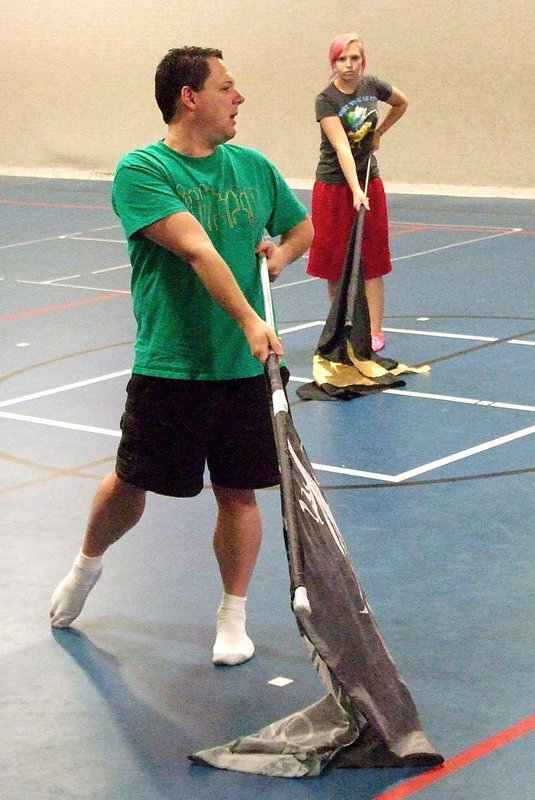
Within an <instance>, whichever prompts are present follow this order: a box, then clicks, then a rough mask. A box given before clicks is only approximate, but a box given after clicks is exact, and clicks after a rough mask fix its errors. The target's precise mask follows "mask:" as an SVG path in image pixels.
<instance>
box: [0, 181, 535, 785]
mask: <svg viewBox="0 0 535 800" xmlns="http://www.w3.org/2000/svg"><path fill="white" fill-rule="evenodd" d="M109 189H110V186H109V183H106V182H91V181H87V182H84V181H66V180H53V181H49V180H42V179H30V178H0V213H1V215H2V220H3V222H2V226H1V233H0V298H1V301H0V325H1V332H2V339H1V341H2V347H1V351H0V357H1V360H2V361H1V367H0V376H1V377H0V384H1V385H0V388H1V391H0V432H1V445H0V497H1V501H2V523H1V524H2V543H3V564H4V573H3V580H2V582H1V588H0V598H1V606H0V607H1V608H2V617H3V622H2V637H1V642H0V648H1V653H2V658H1V667H0V677H1V681H2V711H1V722H2V724H1V729H2V732H3V733H2V739H3V745H2V748H1V751H0V758H1V759H2V764H1V773H0V774H1V779H0V797H1V798H2V800H4V799H5V800H62V798H66V799H68V800H79V799H81V798H84V799H86V798H87V800H124V799H125V798H128V800H171V798H173V800H177V798H180V800H208V799H209V798H210V800H212V798H216V800H251V799H252V800H268V798H277V800H285V799H287V800H290V798H292V800H294V798H310V799H313V798H318V800H319V799H320V798H322V799H323V798H329V800H346V799H347V798H355V800H379V798H380V800H401V798H405V797H413V796H416V795H417V796H418V798H420V799H421V800H505V799H506V798H510V800H532V798H533V777H534V776H533V753H534V749H533V744H534V737H533V730H534V727H535V715H534V707H533V698H534V696H535V671H534V660H533V654H534V631H535V624H534V618H533V607H534V606H533V599H534V583H535V578H534V574H535V546H534V536H533V534H534V528H535V524H534V522H535V500H534V491H533V470H534V464H535V447H534V444H535V437H534V435H533V434H534V433H535V396H534V391H533V389H534V386H535V379H534V378H535V370H534V355H535V349H534V348H535V309H534V292H533V285H534V272H535V271H534V261H535V259H534V244H535V239H534V233H535V230H534V222H533V220H534V211H535V201H528V200H507V199H483V198H479V199H475V198H459V197H438V196H437V197H433V196H417V195H391V196H390V197H389V209H390V219H391V234H392V238H391V244H392V253H393V259H394V270H393V272H392V274H391V275H390V276H389V277H388V278H387V280H386V296H387V307H386V319H385V332H386V336H387V348H386V350H385V351H384V354H385V355H386V356H391V357H393V358H395V359H397V360H399V361H403V362H405V363H408V364H419V363H422V362H426V363H429V364H431V367H432V368H431V371H430V372H429V373H428V374H426V375H409V376H407V377H406V386H405V387H404V388H399V389H395V390H389V391H387V392H384V393H382V394H379V395H373V396H368V397H362V398H359V399H356V400H353V401H351V402H349V403H344V402H314V401H311V402H302V401H300V400H299V399H298V398H297V395H296V394H295V389H296V388H297V387H298V386H299V385H300V384H302V383H304V382H307V381H309V380H310V379H311V367H312V356H313V353H314V350H315V347H316V344H317V342H318V339H319V335H320V333H321V329H322V324H323V320H324V319H325V314H326V311H327V300H326V292H325V285H324V284H323V282H322V281H318V280H312V279H310V278H308V277H307V276H306V274H305V261H304V260H303V259H301V260H300V261H299V262H297V263H296V264H294V265H292V266H291V267H289V268H288V269H287V270H286V271H285V273H284V274H283V275H282V276H281V278H280V279H279V281H278V282H277V283H276V284H275V285H274V287H273V296H274V300H275V305H276V311H277V316H278V321H279V327H280V330H281V332H282V337H283V342H284V346H285V350H286V356H287V362H288V366H289V368H290V371H291V374H292V381H291V383H290V384H289V394H290V399H291V402H292V412H293V417H294V422H295V425H296V428H297V430H298V432H299V434H300V437H301V439H302V441H303V443H304V445H305V447H306V449H307V451H308V454H309V456H310V458H311V461H312V462H313V464H314V466H315V470H316V474H317V476H318V479H319V481H320V483H321V484H322V485H323V487H324V489H325V492H326V495H327V499H328V501H329V503H330V505H331V508H332V511H333V514H334V516H335V518H336V520H337V522H338V525H339V527H340V529H341V531H342V533H343V535H344V538H345V540H346V543H347V545H348V548H349V550H350V552H351V555H352V558H353V561H354V564H355V566H356V568H357V571H358V572H359V575H360V577H361V579H362V583H363V585H364V587H365V589H366V591H367V594H368V597H369V599H370V602H371V604H372V606H373V608H374V611H375V613H376V616H377V620H378V622H379V625H380V628H381V631H382V634H383V636H384V638H385V640H386V642H387V645H388V647H389V649H390V651H391V653H392V655H393V657H394V660H395V661H396V663H397V665H398V667H399V669H400V672H401V674H402V676H403V678H404V679H405V681H406V683H407V684H408V686H409V688H410V690H411V693H412V695H413V698H414V700H415V703H416V706H417V708H418V711H419V713H420V716H421V718H422V721H423V724H424V727H425V729H426V731H427V733H428V735H429V737H430V739H431V741H432V742H433V744H434V745H435V747H436V748H437V749H438V750H439V751H440V752H441V753H442V754H443V755H444V756H445V758H446V762H445V765H444V767H443V768H441V769H438V770H433V771H432V772H427V773H426V772H425V771H423V770H422V769H414V768H413V769H410V768H404V769H377V770H356V769H350V770H329V771H327V772H326V773H325V774H324V775H323V776H322V777H320V778H309V779H301V780H299V779H290V780H285V779H282V778H267V777H262V776H254V775H245V774H241V773H236V772H224V771H220V770H215V769H211V768H209V767H201V766H194V765H192V764H191V763H190V762H189V761H188V759H187V757H188V755H189V754H190V753H193V752H195V751H196V750H199V749H203V748H206V747H209V746H211V745H216V744H222V743H224V742H227V741H229V740H231V739H234V738H236V737H237V736H240V735H243V734H246V733H252V732H254V731H256V730H258V729H259V728H261V727H263V726H264V725H266V724H267V723H269V722H271V721H274V720H276V719H279V718H281V717H283V716H285V715H286V714H289V713H291V712H293V711H296V710H298V709H300V708H302V707H303V706H305V705H308V704H309V703H311V702H314V701H315V700H317V699H319V698H320V697H321V696H322V695H323V694H324V690H323V687H322V686H321V684H320V682H319V679H318V678H317V676H316V673H315V671H314V668H313V666H312V665H311V663H310V662H309V660H308V657H307V655H306V653H305V651H304V648H303V647H302V644H301V642H300V639H299V635H298V631H297V627H296V624H295V621H294V619H293V617H292V613H291V611H290V607H289V586H288V572H287V566H286V559H285V553H284V545H283V540H282V532H281V520H280V505H279V494H278V491H277V490H266V491H263V492H260V493H259V501H260V504H261V507H262V511H263V519H264V543H263V549H262V552H261V556H260V561H259V564H258V567H257V570H256V573H255V576H254V579H253V583H252V586H251V591H250V594H249V602H248V628H249V633H250V635H251V636H252V638H253V639H254V641H255V643H256V647H257V651H256V655H255V657H254V658H253V659H252V660H251V661H250V662H249V663H247V664H244V665H242V666H240V667H237V668H232V669H231V668H229V669H226V668H215V667H213V666H212V664H211V660H210V659H211V648H212V644H213V635H214V619H215V610H216V608H217V605H218V603H219V598H220V584H219V578H218V572H217V569H216V564H215V559H214V557H213V555H212V550H211V533H212V526H213V522H214V517H215V508H214V502H213V498H212V494H211V492H210V489H209V488H208V487H207V488H206V489H205V490H204V491H203V492H202V494H201V495H200V496H199V497H197V498H194V499H192V500H172V499H170V498H164V497H158V496H151V497H150V498H149V502H148V506H147V511H146V513H145V515H144V517H143V519H142V521H141V522H140V524H139V525H138V526H137V528H136V529H134V531H132V532H131V533H130V534H128V535H127V536H126V537H124V538H123V539H122V540H121V541H120V542H119V543H118V544H116V545H115V546H114V547H113V548H112V549H111V550H110V551H109V553H108V554H107V556H106V560H105V569H104V574H103V576H102V579H101V581H100V582H99V583H98V585H97V586H96V587H95V589H94V590H93V592H92V593H91V595H90V598H89V600H88V602H87V605H86V607H85V609H84V611H83V613H82V615H81V616H80V617H79V619H78V620H77V621H76V623H75V625H74V627H73V628H72V629H71V630H68V631H56V632H54V633H52V632H51V629H50V626H49V620H48V607H49V599H50V594H51V592H52V589H53V588H54V586H55V585H56V584H57V583H58V581H59V580H60V579H61V578H62V577H63V575H64V574H65V572H66V571H67V570H68V569H69V567H70V565H71V563H72V560H73V558H74V556H75V554H76V552H77V550H78V547H79V543H80V539H81V535H82V531H83V529H84V526H85V520H86V517H87V513H88V508H89V503H90V500H91V498H92V495H93V492H94V490H95V488H96V485H97V482H98V481H99V479H100V478H101V477H102V476H103V475H104V474H105V473H106V472H108V471H109V470H110V469H111V468H112V466H113V463H114V457H115V450H116V446H117V442H118V438H117V437H118V424H119V417H120V414H121V411H122V407H123V403H124V389H125V385H126V382H127V379H128V373H129V368H130V365H131V358H132V339H133V335H134V326H133V318H132V313H131V307H130V296H129V267H128V264H127V261H128V258H127V255H126V248H125V244H124V241H123V236H122V231H121V228H120V227H119V224H118V221H117V219H116V218H115V217H114V215H113V213H112V211H111V208H110V205H109ZM301 194H302V196H303V198H304V200H305V201H306V202H308V199H309V198H308V193H307V192H303V193H301ZM281 676H282V677H285V678H288V679H290V680H291V683H289V684H287V685H286V686H284V687H277V686H274V685H272V684H270V683H269V681H271V680H272V679H274V678H276V677H281Z"/></svg>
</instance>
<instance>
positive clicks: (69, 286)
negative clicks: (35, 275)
mask: <svg viewBox="0 0 535 800" xmlns="http://www.w3.org/2000/svg"><path fill="white" fill-rule="evenodd" d="M57 280H61V278H57ZM17 283H29V284H31V285H33V286H45V285H46V286H59V287H60V288H62V289H84V291H87V292H108V293H110V294H111V293H115V294H130V290H129V289H110V287H109V286H84V285H83V284H81V283H55V281H24V280H18V281H17Z"/></svg>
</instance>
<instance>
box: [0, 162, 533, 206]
mask: <svg viewBox="0 0 535 800" xmlns="http://www.w3.org/2000/svg"><path fill="white" fill-rule="evenodd" d="M0 175H4V176H7V177H10V176H12V177H18V178H63V179H67V180H82V181H111V180H112V179H113V173H111V172H110V173H107V172H99V171H91V170H73V169H63V168H60V167H35V168H22V167H20V168H19V167H4V166H2V165H1V164H0ZM287 181H288V183H289V185H290V186H291V187H292V189H302V190H306V189H312V185H313V183H314V181H313V179H312V178H287ZM385 190H386V192H387V193H388V194H431V195H445V196H450V197H504V198H511V199H515V200H535V187H529V186H528V187H515V186H456V185H448V184H440V183H388V182H385Z"/></svg>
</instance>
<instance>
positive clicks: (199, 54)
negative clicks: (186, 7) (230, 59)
mask: <svg viewBox="0 0 535 800" xmlns="http://www.w3.org/2000/svg"><path fill="white" fill-rule="evenodd" d="M208 58H223V54H222V52H221V50H216V49H215V48H213V47H176V48H174V49H173V50H169V52H168V53H167V55H165V56H164V57H163V58H162V60H161V61H160V63H159V64H158V67H157V68H156V76H155V79H154V84H155V96H156V102H157V103H158V108H159V109H160V111H161V112H162V116H163V120H164V122H166V123H168V122H171V120H172V119H173V117H174V115H175V111H176V103H177V98H178V96H179V94H180V92H181V90H182V88H183V87H184V86H189V87H190V89H193V91H195V92H198V91H199V90H200V89H202V87H203V86H204V82H205V80H206V78H207V77H208V75H209V74H210V65H209V64H208V61H207V59H208Z"/></svg>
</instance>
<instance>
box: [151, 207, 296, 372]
mask: <svg viewBox="0 0 535 800" xmlns="http://www.w3.org/2000/svg"><path fill="white" fill-rule="evenodd" d="M140 232H141V233H142V234H143V235H144V236H146V237H147V238H148V239H151V240H152V241H153V242H156V244H159V245H160V246H161V247H165V248H166V249H167V250H169V251H170V252H171V253H174V254H175V255H177V256H179V257H180V258H181V259H182V260H183V261H186V262H187V263H188V264H190V265H191V267H192V269H193V270H194V271H195V272H196V273H197V275H198V277H199V279H200V280H201V282H202V283H203V285H204V286H205V288H206V290H207V291H208V292H209V293H210V295H211V296H212V297H213V298H214V300H215V301H216V302H217V303H219V305H220V306H221V307H222V308H224V309H225V311H227V312H228V313H229V314H230V316H231V317H233V318H234V319H235V320H236V322H237V323H238V325H239V326H240V328H241V329H242V330H243V332H244V334H245V337H246V339H247V341H248V343H249V347H250V348H251V353H252V354H253V355H254V356H255V357H256V358H258V359H259V360H260V361H261V362H262V363H264V362H265V360H266V359H267V357H268V355H269V353H270V351H273V352H275V353H277V355H281V354H282V345H281V342H280V339H279V338H278V337H277V336H276V334H275V332H274V331H273V329H272V328H271V327H270V326H269V325H268V324H267V323H266V322H264V320H262V319H261V318H260V317H259V316H258V314H257V313H256V311H255V310H254V309H253V308H252V306H251V305H250V304H249V303H248V302H247V300H246V299H245V296H244V294H243V292H242V291H241V289H240V287H239V286H238V283H237V281H236V279H235V277H234V275H233V274H232V271H231V270H230V268H229V266H228V265H227V263H226V262H225V261H224V259H223V258H221V256H220V255H219V253H218V252H217V250H216V249H215V247H214V246H213V244H212V242H211V241H210V238H209V237H208V236H207V234H206V231H205V230H204V228H203V227H202V225H201V224H200V222H198V220H197V219H196V218H195V217H194V216H193V215H192V214H190V213H189V212H188V211H179V212H177V213H176V214H171V215H170V216H168V217H164V218H163V219H160V220H158V221H157V222H153V223H152V224H151V225H148V226H147V227H146V228H143V229H142V230H141V231H140Z"/></svg>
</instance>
